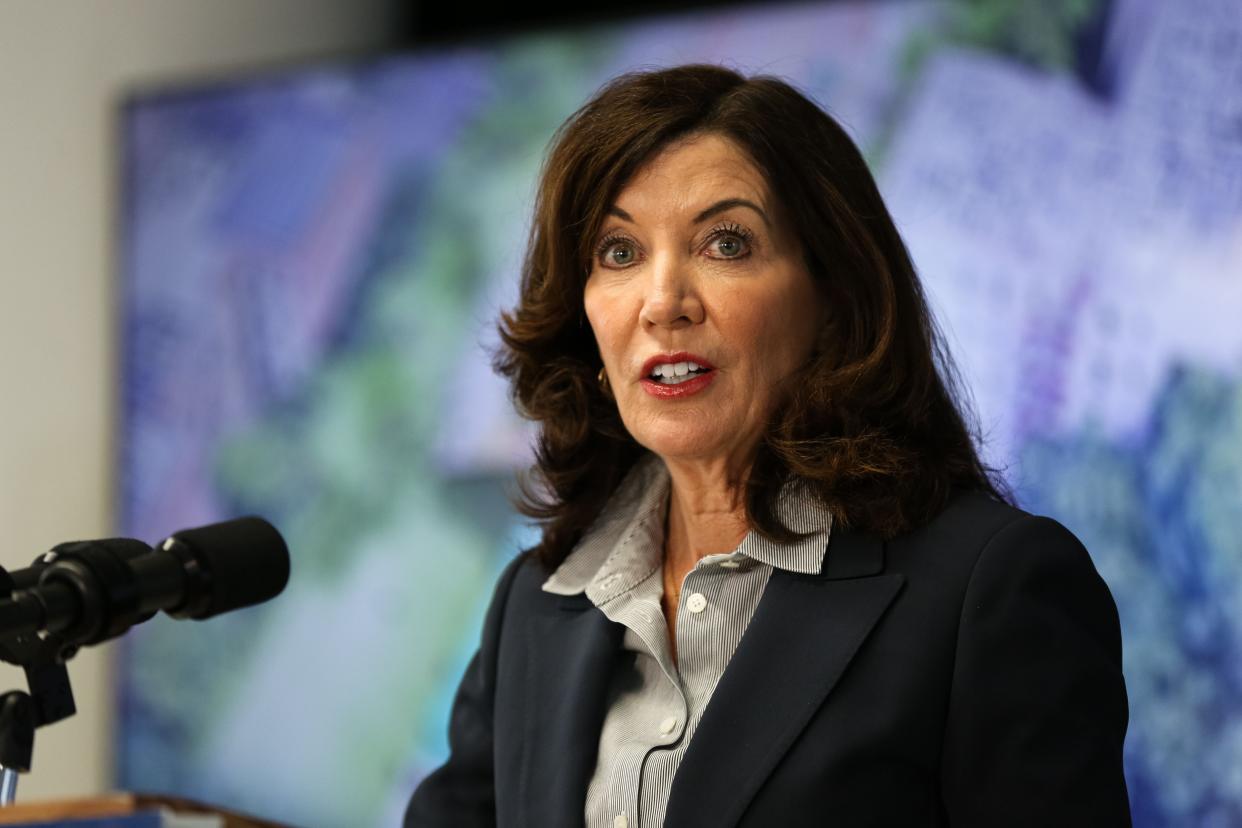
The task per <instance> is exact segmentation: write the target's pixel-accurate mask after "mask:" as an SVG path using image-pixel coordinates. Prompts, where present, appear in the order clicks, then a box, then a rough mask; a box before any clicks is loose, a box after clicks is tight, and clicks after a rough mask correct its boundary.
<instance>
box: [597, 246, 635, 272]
mask: <svg viewBox="0 0 1242 828" xmlns="http://www.w3.org/2000/svg"><path fill="white" fill-rule="evenodd" d="M601 253H602V258H603V259H604V262H605V263H606V264H610V265H616V266H620V267H624V266H625V265H628V264H631V263H632V262H633V261H634V247H633V245H631V244H630V243H629V242H612V243H610V244H608V245H606V246H605V247H604V249H603V250H602V251H601Z"/></svg>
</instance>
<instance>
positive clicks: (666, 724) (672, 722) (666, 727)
mask: <svg viewBox="0 0 1242 828" xmlns="http://www.w3.org/2000/svg"><path fill="white" fill-rule="evenodd" d="M676 729H677V717H676V716H669V717H668V718H667V719H665V720H664V721H662V722H660V733H662V734H664V735H665V736H669V735H671V734H672V732H673V731H674V730H676Z"/></svg>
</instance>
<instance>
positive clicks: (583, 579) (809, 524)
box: [543, 454, 832, 606]
mask: <svg viewBox="0 0 1242 828" xmlns="http://www.w3.org/2000/svg"><path fill="white" fill-rule="evenodd" d="M669 486H670V482H669V475H668V470H667V468H665V466H664V463H663V461H661V460H660V459H659V458H658V457H656V456H655V455H654V454H647V455H645V456H644V457H642V458H641V459H640V460H639V461H638V462H637V463H635V464H634V467H633V468H632V469H630V472H629V473H628V474H627V475H626V477H625V479H624V480H622V482H621V485H620V486H618V487H617V490H616V492H614V493H613V495H612V497H611V498H609V500H608V503H607V504H606V505H605V507H604V509H603V511H602V512H601V513H600V516H599V518H598V519H597V520H596V521H595V524H594V525H593V526H592V527H591V528H590V529H589V530H588V531H587V533H586V534H585V535H583V537H582V539H581V540H579V541H578V544H577V545H576V546H575V547H574V548H573V550H572V551H571V552H570V553H569V555H568V556H567V557H566V558H565V560H564V561H563V562H562V563H561V565H560V566H559V567H557V569H556V571H555V572H553V573H552V575H551V576H550V577H549V578H548V579H547V580H546V581H544V583H543V590H544V591H545V592H551V593H555V594H557V595H578V594H579V593H582V592H586V594H587V597H588V598H590V599H591V601H592V602H593V603H595V604H596V605H597V606H599V605H601V604H603V603H604V602H606V601H609V600H611V599H612V598H615V597H617V596H618V595H621V594H622V593H625V592H628V591H629V590H630V589H633V588H634V587H635V586H636V585H638V584H639V583H641V582H642V581H644V580H646V578H647V577H649V576H650V575H651V574H652V573H653V572H654V571H655V570H656V569H657V568H658V567H659V566H660V564H661V563H662V561H663V557H664V554H663V550H664V522H665V517H666V515H667V513H668V494H669ZM776 513H777V515H778V516H779V517H780V519H781V521H782V522H783V523H784V524H785V526H787V527H789V528H790V529H792V530H794V531H795V532H809V533H811V534H809V535H808V536H807V537H805V538H804V539H802V540H800V541H797V542H795V543H791V544H780V543H774V542H772V541H770V540H768V539H767V538H765V537H763V536H762V535H760V534H759V533H758V532H756V531H754V530H753V529H752V530H751V531H750V532H748V533H746V537H744V538H743V539H742V542H741V544H739V545H738V547H737V549H736V550H735V551H734V552H732V553H728V554H726V555H723V556H720V555H716V556H711V557H712V558H713V559H716V558H734V559H744V558H750V559H752V560H755V561H758V562H760V563H765V564H768V565H769V566H773V567H776V568H778V569H785V570H788V571H790V572H798V573H802V574H806V575H812V574H815V573H818V572H820V571H821V570H822V568H823V564H824V555H825V553H826V552H827V548H828V538H829V535H830V532H831V528H832V514H831V513H830V512H828V510H826V509H824V508H823V507H822V506H820V505H819V503H818V502H817V500H816V499H815V498H814V497H812V496H811V495H810V493H809V492H808V491H807V490H806V488H805V486H803V485H802V484H800V483H798V482H796V481H795V482H793V483H790V484H788V485H786V486H785V488H784V489H782V490H781V493H780V495H779V496H778V497H777V501H776Z"/></svg>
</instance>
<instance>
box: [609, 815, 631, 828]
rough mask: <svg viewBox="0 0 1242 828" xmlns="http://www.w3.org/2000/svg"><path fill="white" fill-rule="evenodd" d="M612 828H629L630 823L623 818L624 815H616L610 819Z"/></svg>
mask: <svg viewBox="0 0 1242 828" xmlns="http://www.w3.org/2000/svg"><path fill="white" fill-rule="evenodd" d="M612 828H630V821H629V820H628V819H626V818H625V814H617V815H616V816H615V817H613V818H612Z"/></svg>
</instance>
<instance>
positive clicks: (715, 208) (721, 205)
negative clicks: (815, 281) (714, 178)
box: [608, 198, 772, 227]
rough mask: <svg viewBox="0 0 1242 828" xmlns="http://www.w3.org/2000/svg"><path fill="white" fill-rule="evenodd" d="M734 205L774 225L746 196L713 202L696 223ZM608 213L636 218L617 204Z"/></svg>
mask: <svg viewBox="0 0 1242 828" xmlns="http://www.w3.org/2000/svg"><path fill="white" fill-rule="evenodd" d="M734 207H749V208H750V209H752V210H754V211H755V212H756V213H758V214H759V217H760V218H761V219H763V223H764V224H766V225H767V226H768V227H771V226H772V222H771V221H770V220H769V219H768V214H767V213H765V212H763V208H762V207H760V206H759V205H758V204H755V203H754V202H753V201H748V200H747V199H744V198H724V199H721V200H720V201H717V202H716V203H715V204H713V205H712V206H711V207H708V208H707V209H706V210H704V211H703V212H701V213H699V214H698V215H697V216H695V217H694V223H695V224H700V223H702V222H704V221H707V220H708V219H709V218H711V217H712V216H714V215H716V214H717V213H723V212H724V211H725V210H729V209H732V208H734ZM608 215H610V216H616V217H617V218H619V219H623V220H625V221H628V222H631V223H632V222H633V221H634V219H633V218H632V217H631V216H630V214H629V213H627V212H625V211H624V210H622V209H621V208H620V207H618V206H617V205H615V204H614V205H612V206H611V207H609V208H608Z"/></svg>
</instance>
